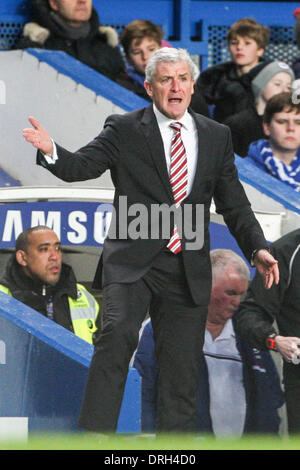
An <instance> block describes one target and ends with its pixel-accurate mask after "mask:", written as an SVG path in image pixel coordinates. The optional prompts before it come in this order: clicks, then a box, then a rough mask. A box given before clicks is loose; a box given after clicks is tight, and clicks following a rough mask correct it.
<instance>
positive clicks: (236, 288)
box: [208, 269, 248, 324]
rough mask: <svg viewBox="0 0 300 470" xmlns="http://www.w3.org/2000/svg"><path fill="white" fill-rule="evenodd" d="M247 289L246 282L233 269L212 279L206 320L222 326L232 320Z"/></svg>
mask: <svg viewBox="0 0 300 470" xmlns="http://www.w3.org/2000/svg"><path fill="white" fill-rule="evenodd" d="M247 288H248V281H247V280H246V279H244V278H243V277H242V276H241V275H240V274H239V273H238V272H236V271H235V270H233V269H226V270H225V271H223V272H220V273H218V274H217V275H216V276H214V277H213V283H212V291H211V301H210V304H209V309H208V320H209V321H210V322H212V323H216V324H224V323H225V322H226V321H227V320H229V319H230V318H232V316H233V314H234V313H235V311H236V310H237V308H238V307H239V305H240V302H241V298H242V296H243V295H244V294H245V292H246V291H247Z"/></svg>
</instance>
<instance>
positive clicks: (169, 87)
mask: <svg viewBox="0 0 300 470" xmlns="http://www.w3.org/2000/svg"><path fill="white" fill-rule="evenodd" d="M145 88H146V90H147V93H148V95H149V96H151V98H152V99H153V102H154V104H155V105H156V107H157V109H158V110H159V111H160V112H161V113H162V114H164V115H165V116H167V117H168V118H170V119H180V118H181V117H182V116H183V115H184V113H185V111H186V109H187V108H188V106H189V104H190V102H191V97H192V94H193V93H194V80H193V79H192V75H191V70H190V66H189V64H188V63H186V62H174V63H172V62H170V63H168V62H164V63H161V64H159V65H158V66H157V68H156V75H155V78H154V81H153V83H152V84H150V83H149V82H145Z"/></svg>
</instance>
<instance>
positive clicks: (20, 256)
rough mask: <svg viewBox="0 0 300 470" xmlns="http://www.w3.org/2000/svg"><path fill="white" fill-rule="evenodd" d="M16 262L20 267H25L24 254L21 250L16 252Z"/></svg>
mask: <svg viewBox="0 0 300 470" xmlns="http://www.w3.org/2000/svg"><path fill="white" fill-rule="evenodd" d="M16 260H17V263H19V264H20V265H21V266H27V259H26V253H25V251H23V250H18V251H16Z"/></svg>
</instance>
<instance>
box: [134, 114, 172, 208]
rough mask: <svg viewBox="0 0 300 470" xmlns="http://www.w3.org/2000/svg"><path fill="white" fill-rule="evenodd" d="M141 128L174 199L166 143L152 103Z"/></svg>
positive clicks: (155, 162)
mask: <svg viewBox="0 0 300 470" xmlns="http://www.w3.org/2000/svg"><path fill="white" fill-rule="evenodd" d="M141 129H142V132H143V134H144V136H145V140H146V142H147V144H148V147H149V152H150V155H151V158H152V160H153V163H154V165H155V167H156V169H157V172H158V174H159V177H160V178H161V181H162V184H163V186H164V188H165V189H166V191H167V193H168V196H169V197H170V198H171V200H172V201H173V193H172V187H171V183H170V178H169V174H168V169H167V163H166V157H165V151H164V144H163V141H162V138H161V134H160V131H159V127H158V124H157V120H156V118H155V115H154V112H153V107H152V105H151V106H149V107H148V108H146V109H145V113H144V116H143V118H142V120H141Z"/></svg>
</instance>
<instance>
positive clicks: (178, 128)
mask: <svg viewBox="0 0 300 470" xmlns="http://www.w3.org/2000/svg"><path fill="white" fill-rule="evenodd" d="M181 126H182V124H181V122H177V121H175V122H171V124H170V127H171V129H173V130H174V131H176V132H180V131H181Z"/></svg>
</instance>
